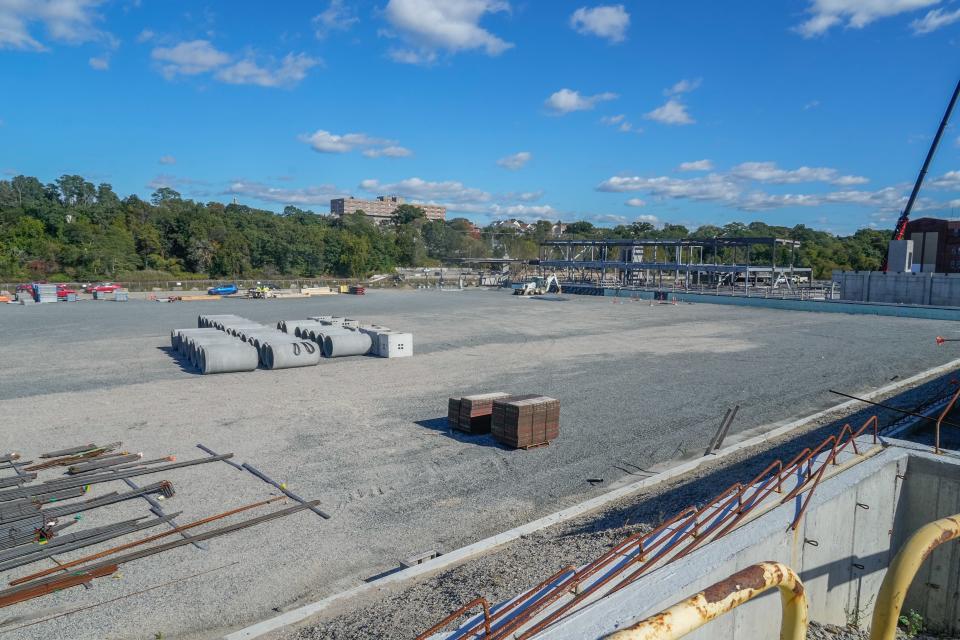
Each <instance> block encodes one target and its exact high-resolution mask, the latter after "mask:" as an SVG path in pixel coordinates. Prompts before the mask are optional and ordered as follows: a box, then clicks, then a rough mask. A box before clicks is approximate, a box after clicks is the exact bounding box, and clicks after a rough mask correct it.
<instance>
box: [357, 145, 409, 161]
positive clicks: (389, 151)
mask: <svg viewBox="0 0 960 640" xmlns="http://www.w3.org/2000/svg"><path fill="white" fill-rule="evenodd" d="M363 155H365V156H367V157H368V158H406V157H408V156H412V155H413V151H410V149H407V148H406V147H400V146H397V145H390V146H388V147H383V148H380V149H366V150H365V151H364V152H363Z"/></svg>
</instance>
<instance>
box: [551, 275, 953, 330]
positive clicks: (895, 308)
mask: <svg viewBox="0 0 960 640" xmlns="http://www.w3.org/2000/svg"><path fill="white" fill-rule="evenodd" d="M950 275H953V274H950ZM957 275H958V276H960V274H957ZM957 284H958V285H960V278H958V279H957ZM563 293H565V294H567V293H570V294H576V295H595V296H608V297H620V298H640V299H641V300H653V295H654V292H653V291H635V290H633V289H609V288H601V287H596V286H592V285H565V286H564V288H563ZM667 293H668V297H669V298H670V300H673V299H674V298H676V300H677V302H680V303H683V302H693V303H699V304H727V305H735V306H740V307H762V308H765V309H782V310H785V311H812V312H817V313H851V314H857V315H875V316H896V317H900V318H923V319H927V320H953V321H960V307H943V306H928V305H906V304H883V303H878V302H853V301H847V300H789V299H786V300H784V299H780V298H762V297H748V296H731V295H710V294H703V293H685V292H673V291H668V292H667Z"/></svg>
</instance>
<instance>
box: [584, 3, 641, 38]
mask: <svg viewBox="0 0 960 640" xmlns="http://www.w3.org/2000/svg"><path fill="white" fill-rule="evenodd" d="M570 26H571V27H572V28H573V29H574V30H576V31H577V33H582V34H583V35H594V36H597V37H600V38H606V39H607V40H609V41H610V42H623V40H624V38H626V33H627V28H628V27H629V26H630V14H629V13H627V10H626V9H624V8H623V5H622V4H614V5H601V6H599V7H592V8H590V9H588V8H587V7H580V8H579V9H577V10H576V11H574V12H573V15H571V16H570Z"/></svg>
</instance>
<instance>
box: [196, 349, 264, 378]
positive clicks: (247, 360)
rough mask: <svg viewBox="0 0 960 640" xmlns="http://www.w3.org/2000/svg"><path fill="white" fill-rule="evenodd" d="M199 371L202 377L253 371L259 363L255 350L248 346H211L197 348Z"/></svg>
mask: <svg viewBox="0 0 960 640" xmlns="http://www.w3.org/2000/svg"><path fill="white" fill-rule="evenodd" d="M198 353H199V369H200V373H202V374H203V375H209V374H211V373H234V372H237V371H253V370H254V369H256V368H257V365H258V364H259V363H260V356H259V355H258V354H257V350H256V349H254V348H253V347H252V346H251V345H249V344H244V343H242V342H237V341H234V343H233V344H211V345H204V346H201V347H199V349H198Z"/></svg>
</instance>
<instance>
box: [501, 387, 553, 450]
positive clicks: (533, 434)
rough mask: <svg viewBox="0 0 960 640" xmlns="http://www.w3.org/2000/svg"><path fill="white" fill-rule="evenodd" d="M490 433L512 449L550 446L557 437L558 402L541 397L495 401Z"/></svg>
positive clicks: (520, 397)
mask: <svg viewBox="0 0 960 640" xmlns="http://www.w3.org/2000/svg"><path fill="white" fill-rule="evenodd" d="M491 432H492V433H493V437H494V438H495V439H496V440H497V441H498V442H500V443H502V444H505V445H507V446H510V447H513V448H515V449H526V448H529V447H535V446H538V445H542V444H549V443H550V441H551V440H555V439H556V438H558V437H559V436H560V401H559V400H557V399H556V398H550V397H547V396H540V395H524V396H510V397H508V398H502V399H498V400H494V401H493V415H492V421H491Z"/></svg>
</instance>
